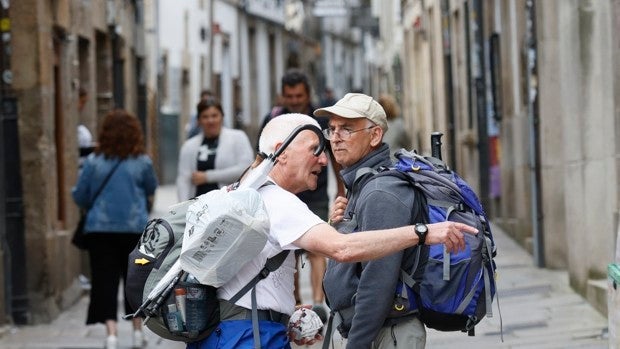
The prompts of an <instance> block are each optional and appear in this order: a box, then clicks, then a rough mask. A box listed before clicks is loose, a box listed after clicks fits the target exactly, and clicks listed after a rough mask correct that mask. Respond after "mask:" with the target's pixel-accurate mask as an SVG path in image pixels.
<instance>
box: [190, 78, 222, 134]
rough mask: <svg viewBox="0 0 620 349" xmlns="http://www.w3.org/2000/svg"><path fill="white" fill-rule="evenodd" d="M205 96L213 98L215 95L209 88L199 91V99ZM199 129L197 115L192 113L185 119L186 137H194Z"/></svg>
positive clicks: (205, 97) (202, 99)
mask: <svg viewBox="0 0 620 349" xmlns="http://www.w3.org/2000/svg"><path fill="white" fill-rule="evenodd" d="M207 98H215V95H214V94H213V92H211V90H202V91H200V100H201V101H204V100H205V99H207ZM200 131H201V129H200V125H199V124H198V115H197V114H192V115H191V116H190V118H189V120H188V121H187V125H185V132H186V133H187V139H190V138H192V137H194V136H195V135H197V134H199V133H200Z"/></svg>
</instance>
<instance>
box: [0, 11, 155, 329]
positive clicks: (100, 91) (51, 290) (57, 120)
mask: <svg viewBox="0 0 620 349" xmlns="http://www.w3.org/2000/svg"><path fill="white" fill-rule="evenodd" d="M1 6H2V8H1V9H0V11H1V17H2V18H1V19H0V21H1V22H2V26H1V29H0V30H1V31H2V45H3V50H2V52H3V54H2V56H3V59H2V60H1V61H0V62H1V63H0V64H2V67H1V69H2V74H3V76H5V78H4V79H3V81H2V85H1V87H2V89H1V94H0V98H1V100H2V104H3V105H4V106H5V107H4V108H2V114H1V115H2V131H3V133H5V134H6V133H11V134H13V133H12V132H14V135H15V136H14V137H12V138H11V142H13V143H12V144H9V140H8V138H6V137H5V138H3V140H2V141H1V142H0V143H1V145H0V147H2V149H1V150H2V153H3V154H5V156H3V157H2V158H0V162H1V163H2V175H3V177H2V181H1V182H0V194H2V195H1V196H2V197H3V199H4V200H3V202H2V205H1V206H0V212H1V213H0V234H2V236H1V237H2V239H0V253H1V255H2V257H3V258H1V259H0V265H1V268H2V272H1V273H0V274H2V275H3V278H2V279H0V295H1V297H0V314H2V315H0V324H3V323H7V322H14V323H17V324H23V323H40V322H47V321H49V320H50V319H52V318H54V317H56V315H57V314H58V313H59V312H60V311H61V310H62V309H64V308H65V307H67V306H68V305H70V304H72V303H73V302H75V301H76V299H77V298H78V297H79V296H81V293H82V290H81V288H80V285H79V283H78V275H79V274H80V273H82V272H83V270H87V268H84V265H83V264H84V260H85V259H84V256H83V255H82V252H80V251H79V250H77V249H76V248H75V247H73V246H72V245H71V243H70V238H71V235H72V231H73V229H74V228H75V226H76V223H77V220H78V216H79V212H78V208H77V206H76V205H75V204H74V202H73V200H72V198H71V188H72V186H73V185H74V184H75V182H76V180H77V173H78V172H77V171H78V145H77V135H76V127H77V125H78V124H79V123H82V124H84V125H86V126H87V127H88V128H89V129H90V131H91V133H92V134H93V137H94V139H95V140H96V135H97V127H98V124H99V121H100V120H101V118H102V116H104V115H105V114H106V113H107V112H108V111H110V110H111V109H112V108H115V107H122V108H125V109H127V110H129V111H130V112H131V113H133V114H134V115H136V116H138V118H139V119H140V121H141V122H142V125H143V127H144V129H145V130H146V132H147V139H149V141H148V143H149V144H147V147H148V148H150V146H151V142H152V136H151V135H152V132H153V128H154V124H153V116H152V113H149V110H151V111H152V110H153V108H152V103H153V98H154V97H153V89H152V88H151V89H149V87H148V86H147V79H146V77H145V75H146V74H147V73H148V70H147V69H146V64H145V52H144V50H145V42H144V39H145V36H144V25H143V23H144V21H143V20H144V16H145V14H144V4H143V1H141V0H133V1H124V0H109V1H80V0H58V1H38V0H20V1H11V2H8V1H6V2H2V5H1ZM81 88H82V89H84V90H86V91H87V94H88V100H87V102H86V105H85V107H84V110H83V111H82V112H81V113H80V112H79V111H78V107H77V106H78V94H79V90H80V89H81ZM149 90H150V92H149ZM20 182H21V183H20ZM17 188H20V189H17Z"/></svg>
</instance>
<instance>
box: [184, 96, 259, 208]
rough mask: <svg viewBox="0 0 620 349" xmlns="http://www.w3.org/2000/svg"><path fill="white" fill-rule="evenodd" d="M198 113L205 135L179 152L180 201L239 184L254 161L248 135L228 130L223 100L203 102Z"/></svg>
mask: <svg viewBox="0 0 620 349" xmlns="http://www.w3.org/2000/svg"><path fill="white" fill-rule="evenodd" d="M196 111H197V115H198V124H199V125H200V128H201V130H202V132H200V134H198V135H196V136H194V137H192V138H190V139H188V140H187V141H185V143H183V145H182V146H181V150H180V152H179V165H178V174H177V179H176V184H177V196H178V198H179V200H180V201H185V200H188V199H191V198H193V197H196V196H199V195H202V194H205V193H207V192H209V191H211V190H213V189H218V188H220V187H222V186H225V185H227V184H230V183H232V182H234V181H236V180H237V179H238V178H239V177H240V176H241V174H242V173H243V171H244V170H245V169H246V168H247V167H248V166H249V165H250V164H251V163H252V161H253V160H254V151H253V150H252V146H251V145H250V140H249V139H248V136H247V135H246V134H245V132H243V131H241V130H236V129H231V128H227V127H224V111H223V109H222V105H221V104H220V102H219V100H217V99H216V98H214V97H209V98H207V99H203V100H201V101H200V102H199V103H198V105H197V106H196Z"/></svg>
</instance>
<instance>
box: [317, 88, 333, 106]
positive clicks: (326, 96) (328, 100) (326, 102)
mask: <svg viewBox="0 0 620 349" xmlns="http://www.w3.org/2000/svg"><path fill="white" fill-rule="evenodd" d="M334 103H336V98H335V97H334V91H333V90H332V88H331V87H329V86H328V87H325V90H324V91H323V97H322V98H321V103H320V104H319V106H320V107H321V108H323V107H329V106H330V105H334Z"/></svg>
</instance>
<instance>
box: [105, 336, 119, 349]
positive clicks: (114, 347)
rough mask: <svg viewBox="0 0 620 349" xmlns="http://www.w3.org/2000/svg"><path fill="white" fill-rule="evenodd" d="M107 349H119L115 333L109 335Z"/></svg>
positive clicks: (106, 343)
mask: <svg viewBox="0 0 620 349" xmlns="http://www.w3.org/2000/svg"><path fill="white" fill-rule="evenodd" d="M105 349H118V338H117V337H116V336H114V335H109V336H108V338H106V339H105Z"/></svg>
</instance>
